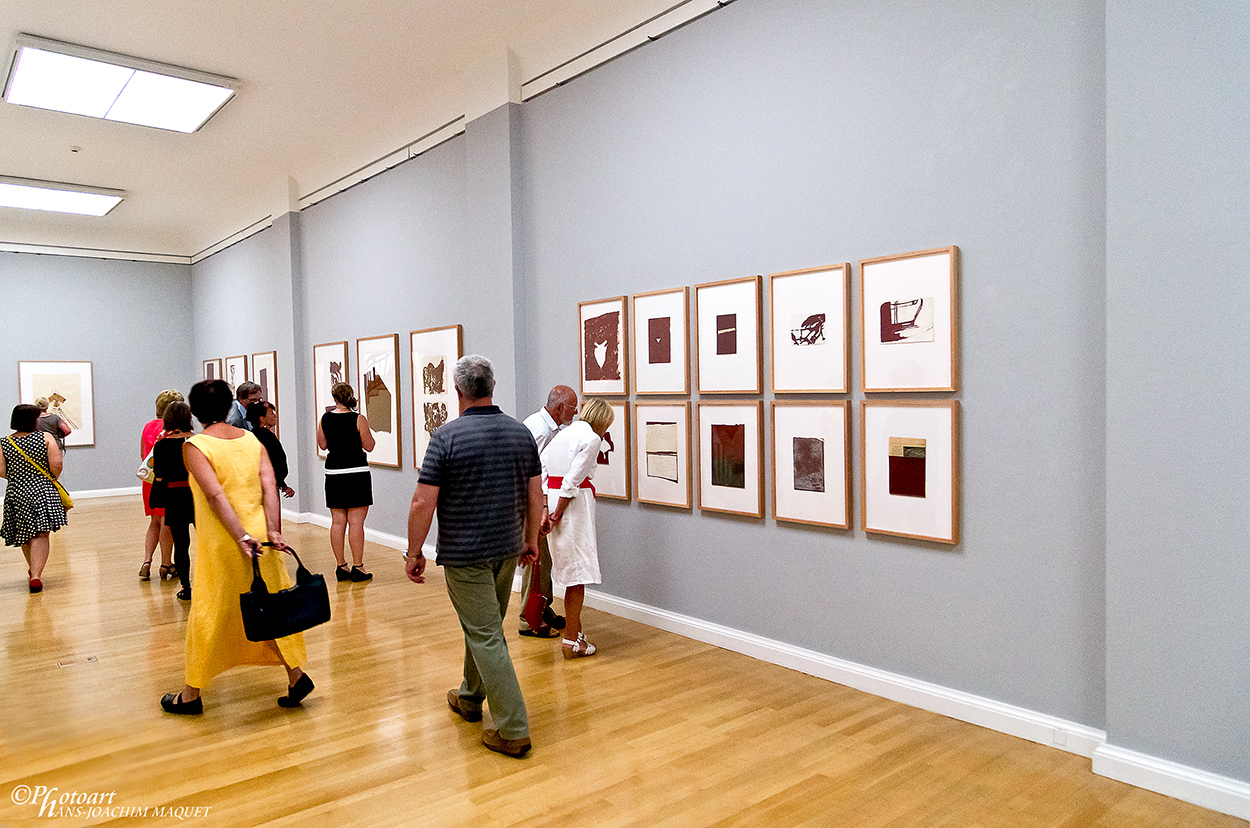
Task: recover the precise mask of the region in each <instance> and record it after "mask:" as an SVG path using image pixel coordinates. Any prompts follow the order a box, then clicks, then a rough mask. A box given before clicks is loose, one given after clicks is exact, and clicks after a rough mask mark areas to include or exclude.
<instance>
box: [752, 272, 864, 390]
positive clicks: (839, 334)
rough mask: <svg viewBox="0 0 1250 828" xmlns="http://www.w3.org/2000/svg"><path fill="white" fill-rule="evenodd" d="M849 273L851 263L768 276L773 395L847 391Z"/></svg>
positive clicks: (770, 367) (849, 314)
mask: <svg viewBox="0 0 1250 828" xmlns="http://www.w3.org/2000/svg"><path fill="white" fill-rule="evenodd" d="M850 272H851V266H850V264H848V263H843V264H838V265H829V266H827V267H813V268H808V269H807V270H790V271H787V272H785V273H773V274H770V275H769V277H768V295H769V307H770V308H771V313H770V316H769V332H768V340H769V342H770V343H771V346H772V347H771V348H770V349H769V350H770V353H771V354H772V359H771V362H770V363H769V382H770V384H771V385H772V390H773V392H774V393H800V392H808V393H829V394H845V393H846V392H847V390H848V385H849V383H848V379H847V378H848V377H849V376H850V373H851V371H850V350H849V349H848V348H847V332H848V331H850V328H851V326H850V322H851V303H850V298H851V280H850Z"/></svg>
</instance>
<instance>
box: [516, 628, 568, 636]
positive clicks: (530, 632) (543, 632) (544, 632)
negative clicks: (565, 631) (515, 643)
mask: <svg viewBox="0 0 1250 828" xmlns="http://www.w3.org/2000/svg"><path fill="white" fill-rule="evenodd" d="M521 635H524V636H529V637H530V638H559V637H560V631H559V630H554V629H552V628H551V627H547V626H543V627H539V628H538V629H536V630H534V629H530V628H529V627H525V628H523V629H522V630H521Z"/></svg>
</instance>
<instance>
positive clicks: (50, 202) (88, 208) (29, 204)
mask: <svg viewBox="0 0 1250 828" xmlns="http://www.w3.org/2000/svg"><path fill="white" fill-rule="evenodd" d="M125 195H126V193H125V192H124V191H122V190H106V189H102V188H99V187H83V186H80V185H78V184H58V183H56V182H53V181H36V180H34V179H30V178H11V177H9V176H4V175H0V207H17V208H20V209H23V210H47V211H50V212H53V213H75V214H77V215H80V216H103V215H106V214H107V213H108V212H109V211H110V210H112V209H113V208H114V207H116V206H117V205H118V204H120V203H121V201H122V199H123V198H124V197H125Z"/></svg>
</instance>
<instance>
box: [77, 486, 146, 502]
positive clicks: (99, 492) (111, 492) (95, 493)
mask: <svg viewBox="0 0 1250 828" xmlns="http://www.w3.org/2000/svg"><path fill="white" fill-rule="evenodd" d="M142 491H143V489H142V488H140V487H139V486H127V487H125V488H121V489H82V490H81V491H73V492H70V493H69V496H70V497H72V498H73V499H74V500H78V499H79V498H81V499H83V500H91V499H93V498H97V497H123V496H125V495H137V494H140V493H142Z"/></svg>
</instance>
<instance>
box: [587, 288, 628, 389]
mask: <svg viewBox="0 0 1250 828" xmlns="http://www.w3.org/2000/svg"><path fill="white" fill-rule="evenodd" d="M577 317H578V325H577V327H578V346H577V347H578V362H577V364H578V371H579V373H580V374H581V382H582V396H604V395H618V394H628V393H629V365H628V362H629V314H628V311H627V310H626V306H625V297H624V296H617V297H615V298H613V299H600V300H598V301H595V302H578V303H577Z"/></svg>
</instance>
